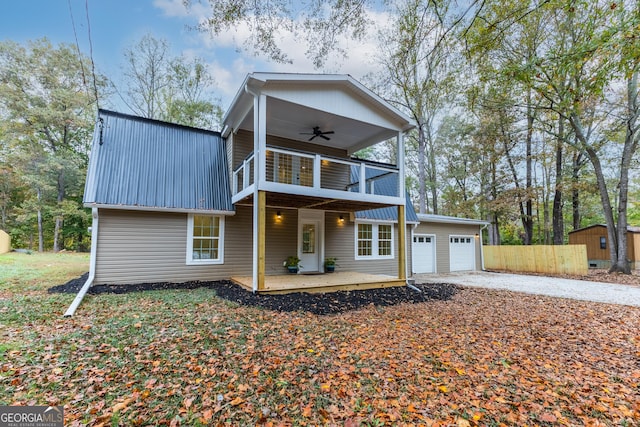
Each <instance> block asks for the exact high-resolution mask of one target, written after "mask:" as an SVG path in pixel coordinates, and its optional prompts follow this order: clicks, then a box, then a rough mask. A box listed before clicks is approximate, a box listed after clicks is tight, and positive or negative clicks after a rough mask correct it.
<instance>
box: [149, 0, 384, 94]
mask: <svg viewBox="0 0 640 427" xmlns="http://www.w3.org/2000/svg"><path fill="white" fill-rule="evenodd" d="M154 6H155V7H157V8H159V9H161V10H162V11H163V13H164V14H165V15H166V16H169V17H175V18H178V19H185V18H186V19H187V20H189V21H191V22H192V23H193V25H197V24H200V23H202V22H204V20H205V19H207V18H208V16H209V15H210V9H208V6H206V5H203V4H201V3H197V2H196V3H194V4H193V5H192V7H191V8H190V9H189V10H187V9H186V8H185V7H184V5H183V4H182V0H154ZM368 15H369V20H370V25H369V30H368V32H367V34H366V35H365V36H364V38H363V39H362V40H357V41H354V40H350V39H349V37H348V36H346V35H340V36H339V38H338V47H339V48H340V49H341V50H343V51H344V52H346V57H345V56H343V55H342V54H341V53H339V52H331V53H330V54H329V55H328V56H327V59H326V62H325V66H324V67H323V68H322V69H321V70H318V69H316V68H315V67H314V64H313V62H312V60H311V59H309V58H308V57H307V41H306V40H305V39H304V38H303V37H302V35H301V34H296V33H294V32H292V31H290V30H286V29H285V28H284V26H283V27H281V28H280V29H279V30H278V31H277V33H276V38H277V42H278V45H279V46H280V47H281V48H282V49H283V50H284V51H285V52H286V54H287V56H288V58H289V59H290V60H291V62H292V63H290V64H289V63H278V62H275V61H273V60H271V59H270V58H269V57H268V56H267V55H264V54H261V53H258V54H256V53H255V52H254V50H253V46H252V44H251V38H252V33H251V28H250V27H249V25H247V24H241V25H237V26H236V27H235V28H233V29H230V30H226V31H222V32H220V34H216V35H214V34H212V33H211V32H207V31H197V32H195V33H194V37H192V38H189V44H190V45H191V46H190V47H189V48H188V49H185V50H184V51H183V53H184V54H185V55H187V56H188V57H194V56H199V57H201V58H203V59H204V60H205V62H207V64H208V67H209V70H210V72H211V73H212V75H213V76H214V78H215V80H216V86H217V88H216V90H217V92H218V95H219V96H220V98H221V99H222V104H223V107H227V106H228V105H229V103H230V102H231V100H232V99H233V96H234V95H235V94H236V92H237V90H238V88H239V86H240V84H241V83H242V81H243V80H244V78H245V76H246V75H247V74H248V73H250V72H254V71H266V72H288V73H322V72H328V73H343V74H350V75H352V76H353V77H354V78H356V79H361V78H363V77H364V76H366V75H367V74H371V73H376V72H378V71H381V70H382V68H381V65H380V64H379V62H378V61H376V56H377V55H378V53H379V45H378V32H379V31H380V30H381V29H383V28H389V26H390V25H391V17H390V15H389V14H388V13H386V12H384V11H378V10H368ZM297 19H298V20H297V21H296V22H294V23H293V24H296V25H298V24H301V19H302V18H297ZM294 26H295V25H294Z"/></svg>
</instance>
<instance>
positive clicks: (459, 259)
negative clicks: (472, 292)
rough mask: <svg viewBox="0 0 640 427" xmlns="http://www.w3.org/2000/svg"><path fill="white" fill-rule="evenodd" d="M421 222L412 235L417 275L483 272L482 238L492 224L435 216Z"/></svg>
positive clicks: (425, 215) (424, 215)
mask: <svg viewBox="0 0 640 427" xmlns="http://www.w3.org/2000/svg"><path fill="white" fill-rule="evenodd" d="M418 219H419V221H420V223H419V224H418V225H417V226H416V227H415V228H414V229H413V232H412V236H411V254H412V262H411V265H412V272H413V274H420V273H450V272H456V271H477V270H481V269H482V239H481V238H480V236H481V231H482V229H483V228H484V227H486V226H487V225H488V224H489V223H488V222H486V221H481V220H475V219H470V218H458V217H452V216H445V215H432V214H418Z"/></svg>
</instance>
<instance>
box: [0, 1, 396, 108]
mask: <svg viewBox="0 0 640 427" xmlns="http://www.w3.org/2000/svg"><path fill="white" fill-rule="evenodd" d="M208 8H209V6H208V3H207V2H206V0H205V1H203V2H202V3H197V2H196V4H195V5H194V7H192V8H191V10H189V11H187V10H186V9H185V7H184V6H183V5H182V0H5V1H3V2H2V9H1V10H2V12H1V13H0V40H3V41H5V40H13V41H16V42H18V43H25V42H27V41H29V40H36V39H39V38H43V37H46V38H48V39H49V40H50V41H51V42H52V43H53V44H58V43H71V44H75V43H76V36H77V40H78V45H79V46H80V50H81V52H82V53H83V54H85V55H87V56H90V55H91V51H92V55H91V56H92V57H93V60H94V62H95V65H96V71H97V72H100V73H102V74H104V75H106V76H107V77H109V78H110V79H112V80H114V81H115V83H116V85H117V84H118V79H120V77H121V76H122V67H123V64H124V55H123V52H124V50H125V49H126V48H128V47H131V46H132V45H134V44H135V43H136V42H137V41H138V40H140V38H142V36H144V35H145V34H151V35H153V36H154V37H156V38H162V39H165V40H167V41H168V42H169V44H170V45H171V50H172V54H173V55H175V56H179V55H185V56H186V57H199V58H202V59H203V60H204V61H205V62H206V63H207V64H208V67H209V70H210V72H211V74H212V75H213V77H214V79H215V80H216V87H215V88H214V93H215V96H216V97H218V98H219V99H220V100H221V104H222V107H223V109H225V110H226V109H227V107H228V106H229V103H230V102H231V100H232V99H233V96H234V95H235V93H236V92H237V90H238V88H239V87H240V84H241V83H242V81H243V80H244V78H245V76H246V75H247V74H248V73H250V72H254V71H267V72H296V73H298V72H302V73H304V72H322V71H327V72H336V73H346V74H351V75H352V76H353V77H354V78H356V79H360V78H361V77H362V76H364V75H366V74H367V73H369V72H371V71H375V68H376V64H375V59H374V57H375V50H376V47H375V41H374V39H373V38H370V39H369V40H365V41H364V42H359V43H357V44H353V43H352V44H351V45H349V44H348V43H345V44H344V45H343V47H344V48H345V49H346V50H347V52H348V58H347V59H343V58H340V57H337V56H335V57H333V58H332V59H331V60H330V61H328V66H327V68H325V69H324V70H316V69H314V68H313V66H312V64H311V61H309V60H308V59H306V58H305V56H304V51H305V47H304V46H303V45H301V44H299V43H296V40H295V38H294V37H293V36H290V35H284V40H285V45H286V46H287V52H288V54H289V55H290V57H291V58H292V59H293V61H294V62H293V64H278V63H275V62H271V61H269V60H268V59H266V58H264V57H255V56H253V55H252V54H251V53H250V52H247V51H246V50H243V49H241V46H242V40H243V39H244V38H245V37H246V33H247V29H245V28H238V29H237V31H236V32H227V33H225V34H222V35H220V36H219V37H217V38H215V39H214V38H212V37H211V36H210V35H209V34H205V33H202V32H199V31H197V30H194V29H192V28H193V27H194V26H195V25H196V24H197V23H198V22H199V20H200V19H202V18H204V17H206V16H207V10H208ZM87 10H88V19H87ZM72 18H73V22H74V23H75V34H76V35H75V36H74V25H73V23H72ZM374 19H375V20H377V21H378V22H379V23H380V24H381V25H384V23H385V21H386V17H385V15H384V14H381V13H379V14H378V13H376V14H375V16H374ZM89 35H90V38H91V43H89ZM372 36H373V32H372ZM109 107H110V108H114V109H117V110H119V111H122V112H125V113H130V111H126V110H127V109H126V107H125V106H124V104H122V103H119V102H118V100H117V99H112V100H111V105H110V106H109Z"/></svg>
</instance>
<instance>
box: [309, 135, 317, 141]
mask: <svg viewBox="0 0 640 427" xmlns="http://www.w3.org/2000/svg"><path fill="white" fill-rule="evenodd" d="M316 136H318V135H313V136H312V137H311V138H309V141H313V139H314V138H315V137H316Z"/></svg>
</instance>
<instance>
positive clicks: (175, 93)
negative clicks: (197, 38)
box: [123, 35, 222, 129]
mask: <svg viewBox="0 0 640 427" xmlns="http://www.w3.org/2000/svg"><path fill="white" fill-rule="evenodd" d="M124 56H125V61H126V63H125V72H124V75H125V77H126V80H125V85H126V90H125V92H124V95H125V96H123V100H124V101H125V103H126V104H127V106H128V107H129V108H130V109H131V110H132V111H133V113H134V114H137V115H139V116H142V117H147V118H150V119H157V120H164V121H169V122H173V123H179V124H182V125H186V126H194V127H202V128H208V129H212V128H216V127H218V126H219V124H220V122H221V118H222V109H221V108H220V106H219V101H218V100H217V98H215V97H214V96H213V95H212V94H211V93H210V88H211V87H212V86H213V84H214V79H213V77H212V76H211V75H210V74H209V73H208V71H207V68H206V66H205V64H204V63H203V61H202V60H201V59H199V58H196V59H193V60H187V59H186V58H183V57H171V54H170V45H169V43H168V42H167V41H166V40H162V39H156V38H154V37H153V36H151V35H145V36H143V37H142V38H141V39H140V41H138V42H137V43H136V44H135V45H134V46H132V47H130V48H128V49H126V50H125V53H124Z"/></svg>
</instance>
